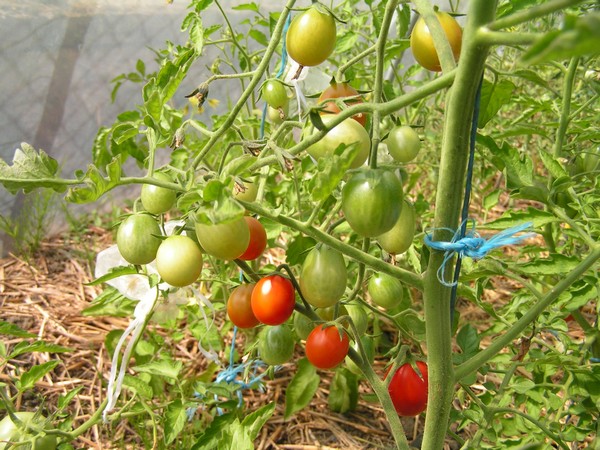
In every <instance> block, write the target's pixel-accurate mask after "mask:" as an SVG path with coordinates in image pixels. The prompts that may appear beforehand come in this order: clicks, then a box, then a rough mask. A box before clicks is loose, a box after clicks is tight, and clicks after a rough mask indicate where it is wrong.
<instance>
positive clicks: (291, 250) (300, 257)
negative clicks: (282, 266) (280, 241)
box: [286, 235, 317, 266]
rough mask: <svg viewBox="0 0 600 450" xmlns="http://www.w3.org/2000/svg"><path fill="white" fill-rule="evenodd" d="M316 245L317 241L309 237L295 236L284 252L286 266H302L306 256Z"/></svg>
mask: <svg viewBox="0 0 600 450" xmlns="http://www.w3.org/2000/svg"><path fill="white" fill-rule="evenodd" d="M316 243H317V241H315V240H314V239H313V238H311V237H307V236H302V235H299V236H296V237H295V238H294V239H293V240H291V241H290V243H289V244H288V248H287V252H286V262H287V263H288V265H290V266H295V265H296V264H302V263H303V262H304V260H305V259H306V255H307V254H308V252H309V251H310V249H311V248H313V247H314V246H315V244H316Z"/></svg>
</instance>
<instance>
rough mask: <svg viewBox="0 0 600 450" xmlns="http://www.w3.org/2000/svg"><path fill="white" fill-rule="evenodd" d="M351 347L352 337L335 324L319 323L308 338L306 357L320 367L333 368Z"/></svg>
mask: <svg viewBox="0 0 600 450" xmlns="http://www.w3.org/2000/svg"><path fill="white" fill-rule="evenodd" d="M349 348H350V338H349V337H348V334H346V332H345V331H342V332H341V335H340V331H339V330H338V328H336V327H335V326H325V325H324V324H321V325H318V326H316V327H315V329H314V330H312V331H311V333H310V334H309V335H308V337H307V338H306V357H307V358H308V360H309V361H310V363H311V364H312V365H313V366H315V367H317V368H318V369H333V368H334V367H336V366H337V365H339V364H340V363H341V362H342V361H343V360H344V358H346V355H347V354H348V349H349Z"/></svg>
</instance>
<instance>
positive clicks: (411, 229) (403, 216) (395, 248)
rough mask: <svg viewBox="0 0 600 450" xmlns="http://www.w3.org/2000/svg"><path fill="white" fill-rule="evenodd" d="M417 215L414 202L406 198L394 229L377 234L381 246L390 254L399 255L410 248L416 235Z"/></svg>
mask: <svg viewBox="0 0 600 450" xmlns="http://www.w3.org/2000/svg"><path fill="white" fill-rule="evenodd" d="M416 215H417V214H416V212H415V207H414V206H413V204H412V203H410V202H408V201H406V200H404V201H403V202H402V209H401V211H400V217H398V220H397V221H396V223H395V224H394V226H393V227H392V229H391V230H389V231H387V232H385V233H383V234H381V235H379V236H377V242H379V245H381V248H383V249H384V250H385V251H386V252H388V253H389V254H390V255H398V254H401V253H404V252H405V251H406V250H408V249H409V247H410V246H411V245H412V242H413V239H414V237H415V229H416V220H417V219H416Z"/></svg>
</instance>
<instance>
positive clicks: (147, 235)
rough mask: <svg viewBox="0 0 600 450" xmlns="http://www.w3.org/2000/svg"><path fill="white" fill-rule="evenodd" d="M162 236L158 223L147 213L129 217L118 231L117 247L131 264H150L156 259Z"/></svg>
mask: <svg viewBox="0 0 600 450" xmlns="http://www.w3.org/2000/svg"><path fill="white" fill-rule="evenodd" d="M160 235H162V233H161V231H160V227H159V226H158V222H157V221H156V219H155V218H154V217H152V216H151V215H149V214H145V213H136V214H132V215H130V216H129V217H127V218H126V219H125V220H124V221H123V222H121V225H120V226H119V230H118V231H117V247H118V248H119V253H120V254H121V256H122V257H123V258H124V259H125V260H126V261H127V262H128V263H131V264H149V263H151V262H152V261H154V258H156V252H157V251H158V247H159V246H160V243H161V240H160V238H159V237H158V236H160Z"/></svg>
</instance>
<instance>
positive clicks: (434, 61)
mask: <svg viewBox="0 0 600 450" xmlns="http://www.w3.org/2000/svg"><path fill="white" fill-rule="evenodd" d="M436 15H437V18H438V20H439V21H440V24H441V25H442V29H443V30H444V32H445V34H446V38H447V39H448V42H449V43H450V48H451V49H452V54H453V55H454V59H455V60H458V57H459V56H460V50H461V46H462V28H461V27H460V25H459V24H458V22H457V21H456V20H455V19H454V17H452V16H451V15H450V14H448V13H446V12H443V11H437V12H436ZM410 48H411V50H412V52H413V55H414V57H415V60H416V61H417V62H418V63H419V64H420V65H421V66H423V67H424V68H425V69H428V70H431V71H433V72H440V71H441V70H442V67H441V65H440V59H439V57H438V54H437V50H436V49H435V45H434V43H433V38H432V37H431V32H430V31H429V28H428V27H427V24H426V23H425V20H424V19H423V17H419V19H418V20H417V23H416V24H415V27H414V28H413V31H412V33H411V34H410Z"/></svg>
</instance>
